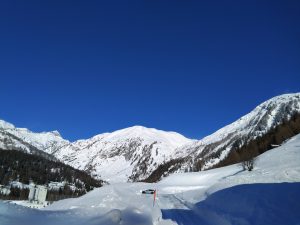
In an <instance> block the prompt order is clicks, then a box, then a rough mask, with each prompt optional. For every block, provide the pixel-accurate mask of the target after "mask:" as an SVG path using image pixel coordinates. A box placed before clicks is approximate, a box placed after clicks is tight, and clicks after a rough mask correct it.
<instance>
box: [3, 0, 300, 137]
mask: <svg viewBox="0 0 300 225" xmlns="http://www.w3.org/2000/svg"><path fill="white" fill-rule="evenodd" d="M225 2H226V3H225ZM299 11H300V3H299V1H296V0H294V1H208V2H206V3H204V1H177V0H174V1H141V0H139V1H64V0H61V1H13V0H10V1H1V3H0V15H1V16H0V31H1V33H0V40H1V41H0V78H1V87H0V96H1V111H0V118H1V119H4V120H6V121H8V122H11V123H13V124H15V125H16V126H18V127H27V128H29V129H31V130H33V131H49V130H58V131H59V132H60V133H61V134H62V136H63V137H64V138H66V139H69V140H76V139H80V138H89V137H91V136H93V135H95V134H98V133H102V132H107V131H113V130H117V129H121V128H125V127H129V126H133V125H143V126H147V127H155V128H158V129H163V130H172V131H177V132H179V133H182V134H183V135H185V136H187V137H191V138H201V137H203V136H205V135H208V134H210V133H212V132H213V131H215V130H217V129H219V128H221V127H222V126H224V125H227V124H229V123H231V122H233V121H234V120H236V119H238V118H239V117H241V116H242V115H244V114H246V113H248V112H249V111H251V110H252V109H253V108H254V107H255V106H256V105H258V104H260V103H261V102H263V101H264V100H267V99H269V98H271V97H273V96H276V95H280V94H284V93H292V92H299V91H300V63H299V62H300V26H299V23H300V14H299Z"/></svg>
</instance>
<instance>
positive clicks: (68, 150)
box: [0, 93, 300, 183]
mask: <svg viewBox="0 0 300 225" xmlns="http://www.w3.org/2000/svg"><path fill="white" fill-rule="evenodd" d="M299 124H300V93H296V94H285V95H280V96H277V97H274V98H272V99H270V100H267V101H265V102H263V103H262V104H260V105H259V106H257V107H256V108H255V109H254V110H253V111H251V112H250V113H249V114H247V115H245V116H243V117H241V118H240V119H238V120H237V121H235V122H233V123H232V124H229V125H228V126H226V127H224V128H222V129H220V130H218V131H216V132H215V133H213V134H212V135H209V136H207V137H205V138H203V139H201V140H191V139H188V138H186V137H184V136H182V135H181V134H178V133H176V132H166V131H161V130H157V129H154V128H146V127H142V126H134V127H129V128H126V129H122V130H118V131H115V132H112V133H104V134H99V135H96V136H94V137H92V138H90V139H86V140H78V141H75V142H70V141H68V140H65V139H63V138H62V137H61V136H60V134H59V133H58V132H57V131H53V132H43V133H34V132H31V131H29V130H28V129H25V128H16V127H15V126H14V125H12V124H10V123H7V122H5V121H2V120H0V149H15V150H21V151H23V152H27V153H31V154H38V155H41V156H43V157H46V158H49V159H57V160H59V161H62V162H63V163H66V164H68V165H70V166H72V167H74V168H76V169H80V170H84V171H86V172H88V173H89V174H91V175H92V176H93V177H95V178H98V179H103V180H106V181H108V182H110V183H115V182H126V181H143V180H147V181H150V182H155V181H158V180H159V179H161V177H163V176H166V175H168V174H171V173H174V172H180V171H200V170H204V169H209V168H213V167H218V166H224V165H230V164H232V163H236V162H238V161H241V160H242V159H243V154H242V153H243V152H249V151H250V150H249V149H251V148H252V147H251V144H252V145H256V146H258V147H257V148H256V149H254V150H252V154H254V155H259V154H261V153H263V152H265V151H266V150H269V149H271V148H272V145H274V144H275V145H279V144H281V142H283V141H284V140H286V139H288V138H290V137H292V136H294V135H295V134H297V133H299V132H300V125H299ZM199 126H200V129H201V125H199ZM255 140H258V141H260V142H258V143H253V142H254V141H255ZM252 149H253V148H252ZM235 152H237V153H238V154H235ZM226 160H228V162H227V161H226ZM108 167H109V168H110V169H109V170H107V168H108Z"/></svg>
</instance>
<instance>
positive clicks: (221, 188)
mask: <svg viewBox="0 0 300 225" xmlns="http://www.w3.org/2000/svg"><path fill="white" fill-rule="evenodd" d="M299 182H300V135H297V136H295V137H293V138H292V139H291V140H289V141H288V142H287V143H285V144H283V145H282V146H280V147H278V148H275V149H273V150H271V151H268V152H266V153H264V154H263V155H261V156H259V157H258V159H257V161H256V165H255V167H254V170H253V171H252V172H248V171H242V168H241V167H240V165H232V166H228V167H224V168H219V169H214V170H209V171H203V172H198V173H185V174H173V175H171V176H169V177H167V178H165V179H163V180H162V181H161V182H158V183H156V184H146V183H119V184H113V185H107V186H105V187H102V188H99V189H96V190H94V191H92V192H90V193H88V194H86V195H85V196H82V197H80V198H77V199H67V200H62V201H58V202H56V203H54V204H53V205H51V206H49V207H46V208H44V209H43V210H32V209H28V208H24V207H20V206H17V205H12V204H8V203H4V202H0V224H1V225H2V224H3V225H4V224H5V225H21V224H22V225H27V224H30V225H32V224H43V225H52V224H60V225H65V224H66V225H67V224H68V225H69V224H74V225H77V224H78V225H79V224H80V225H81V224H85V225H94V224H97V225H99V224H100V225H101V224H103V225H104V224H105V225H114V224H123V225H124V224H130V225H135V224H139V225H143V224H144V225H148V224H156V225H165V224H189V225H191V224H245V225H248V224H249V225H250V224H254V225H255V224H257V225H258V224H272V225H273V224H300V213H299V212H300V183H299ZM148 188H152V189H156V190H157V199H156V202H155V204H154V205H153V195H143V194H141V190H144V189H148Z"/></svg>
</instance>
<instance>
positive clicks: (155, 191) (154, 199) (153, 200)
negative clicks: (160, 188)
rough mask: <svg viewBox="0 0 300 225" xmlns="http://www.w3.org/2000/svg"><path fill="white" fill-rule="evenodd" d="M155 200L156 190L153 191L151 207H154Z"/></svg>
mask: <svg viewBox="0 0 300 225" xmlns="http://www.w3.org/2000/svg"><path fill="white" fill-rule="evenodd" d="M155 199H156V189H155V191H154V194H153V207H154V205H155Z"/></svg>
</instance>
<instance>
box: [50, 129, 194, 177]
mask: <svg viewBox="0 0 300 225" xmlns="http://www.w3.org/2000/svg"><path fill="white" fill-rule="evenodd" d="M191 142H192V140H190V139H187V138H185V137H184V136H182V135H180V134H178V133H175V132H165V131H160V130H156V129H153V128H146V127H142V126H134V127H130V128H126V129H122V130H118V131H115V132H112V133H105V134H100V135H97V136H95V137H92V138H91V139H87V140H79V141H76V142H74V143H70V144H69V145H65V146H63V147H62V148H60V149H59V150H58V151H55V152H53V155H54V156H55V157H57V158H59V159H61V160H62V161H64V162H65V163H67V164H69V165H71V166H73V167H75V168H78V169H81V170H85V171H88V172H89V173H91V174H93V175H95V176H97V177H99V175H100V176H101V178H103V179H105V180H107V181H109V182H112V181H113V182H120V181H127V180H129V181H136V180H141V179H145V178H147V177H148V176H149V174H151V173H152V172H153V171H154V170H155V169H156V168H157V166H158V165H160V164H162V163H164V162H166V161H168V160H170V159H171V158H172V157H173V155H174V153H175V150H176V149H177V148H178V147H180V146H183V145H185V144H188V143H191ZM49 153H51V152H49Z"/></svg>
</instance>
